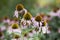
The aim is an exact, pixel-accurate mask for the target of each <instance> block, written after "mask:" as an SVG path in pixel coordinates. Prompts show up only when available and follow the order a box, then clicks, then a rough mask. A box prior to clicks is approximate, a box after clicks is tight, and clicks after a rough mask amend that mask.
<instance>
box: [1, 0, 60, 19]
mask: <svg viewBox="0 0 60 40" xmlns="http://www.w3.org/2000/svg"><path fill="white" fill-rule="evenodd" d="M19 3H22V4H23V5H24V6H25V8H26V9H27V10H28V11H29V12H31V14H32V15H33V16H35V15H36V14H37V13H40V12H44V13H48V12H49V11H50V10H51V5H56V4H59V3H60V1H58V2H57V1H56V0H0V18H2V17H4V16H9V17H13V14H14V11H15V7H16V5H17V4H19ZM58 6H59V5H58Z"/></svg>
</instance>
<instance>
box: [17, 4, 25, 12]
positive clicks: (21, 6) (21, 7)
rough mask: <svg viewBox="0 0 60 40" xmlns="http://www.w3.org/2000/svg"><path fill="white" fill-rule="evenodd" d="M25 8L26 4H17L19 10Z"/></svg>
mask: <svg viewBox="0 0 60 40" xmlns="http://www.w3.org/2000/svg"><path fill="white" fill-rule="evenodd" d="M23 8H24V6H23V5H22V4H17V5H16V10H17V11H21V10H22V9H23Z"/></svg>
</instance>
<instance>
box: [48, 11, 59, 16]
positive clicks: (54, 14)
mask: <svg viewBox="0 0 60 40" xmlns="http://www.w3.org/2000/svg"><path fill="white" fill-rule="evenodd" d="M49 14H50V16H51V17H54V16H58V13H57V12H56V13H55V12H53V11H51V12H50V13H49Z"/></svg>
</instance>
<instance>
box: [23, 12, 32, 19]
mask: <svg viewBox="0 0 60 40" xmlns="http://www.w3.org/2000/svg"><path fill="white" fill-rule="evenodd" d="M23 17H24V19H25V20H30V19H31V18H32V15H31V14H30V13H29V12H27V13H25V14H24V16H23Z"/></svg>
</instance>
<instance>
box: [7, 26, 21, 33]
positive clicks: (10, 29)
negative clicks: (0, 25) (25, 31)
mask: <svg viewBox="0 0 60 40" xmlns="http://www.w3.org/2000/svg"><path fill="white" fill-rule="evenodd" d="M7 32H8V33H9V34H11V33H12V32H17V33H21V29H20V28H18V29H12V27H11V26H10V27H8V29H7Z"/></svg>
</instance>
